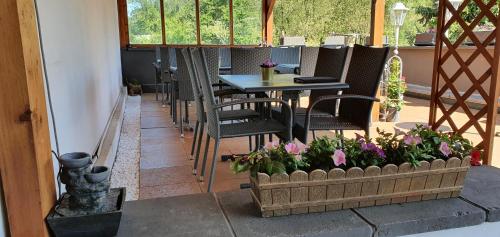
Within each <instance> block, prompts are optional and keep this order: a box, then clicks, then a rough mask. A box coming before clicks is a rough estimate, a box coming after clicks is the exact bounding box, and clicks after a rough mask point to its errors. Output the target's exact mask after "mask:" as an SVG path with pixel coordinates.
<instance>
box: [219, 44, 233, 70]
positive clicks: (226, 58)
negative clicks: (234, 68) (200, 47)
mask: <svg viewBox="0 0 500 237" xmlns="http://www.w3.org/2000/svg"><path fill="white" fill-rule="evenodd" d="M219 55H220V57H219V65H220V66H221V67H226V68H230V67H231V49H230V48H225V47H224V48H219Z"/></svg>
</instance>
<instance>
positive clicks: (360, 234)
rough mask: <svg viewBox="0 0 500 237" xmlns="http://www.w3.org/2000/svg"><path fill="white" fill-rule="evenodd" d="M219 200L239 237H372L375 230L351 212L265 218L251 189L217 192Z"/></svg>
mask: <svg viewBox="0 0 500 237" xmlns="http://www.w3.org/2000/svg"><path fill="white" fill-rule="evenodd" d="M217 198H218V199H219V202H220V204H221V206H222V209H223V210H224V212H225V214H226V216H227V218H228V220H229V223H231V226H232V228H233V230H234V232H235V233H236V236H238V237H250V236H308V237H311V236H335V237H341V236H346V237H347V236H349V237H352V236H355V237H371V236H372V229H371V227H370V226H369V225H368V224H367V223H365V222H364V221H363V220H362V219H361V218H359V217H358V216H357V215H356V214H355V213H354V212H352V211H351V210H343V211H336V212H325V213H316V214H307V215H292V216H284V217H271V218H262V217H260V216H259V211H258V210H257V209H256V207H255V206H254V204H253V202H252V198H251V196H250V193H249V191H248V190H240V191H233V192H224V193H217Z"/></svg>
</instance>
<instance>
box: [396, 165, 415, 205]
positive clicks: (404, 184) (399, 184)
mask: <svg viewBox="0 0 500 237" xmlns="http://www.w3.org/2000/svg"><path fill="white" fill-rule="evenodd" d="M411 171H412V168H411V165H410V164H409V163H408V162H405V163H403V164H401V165H399V169H398V173H399V174H401V173H409V172H411ZM410 183H411V178H398V179H396V183H395V185H394V192H395V193H400V192H406V191H408V189H410ZM404 202H406V197H398V198H393V199H392V200H391V203H404Z"/></svg>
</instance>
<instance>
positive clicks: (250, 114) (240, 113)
mask: <svg viewBox="0 0 500 237" xmlns="http://www.w3.org/2000/svg"><path fill="white" fill-rule="evenodd" d="M205 51H209V52H211V50H210V49H205ZM182 55H183V58H184V60H185V62H186V64H187V66H188V75H189V79H190V80H191V86H192V89H193V92H194V93H193V94H194V102H195V105H196V125H195V129H194V137H193V143H192V146H191V156H194V167H193V174H194V175H196V173H197V168H198V161H199V157H200V148H201V141H202V139H203V133H204V131H205V122H206V114H205V109H204V107H203V93H202V89H201V86H200V82H199V81H198V79H197V77H196V76H195V72H194V68H193V67H194V66H193V61H192V58H191V54H190V53H189V52H188V49H183V50H182ZM208 64H209V63H208V60H207V65H208ZM210 76H211V75H210ZM259 115H260V113H258V112H257V111H255V110H250V109H241V110H223V111H220V112H219V118H220V120H221V121H230V120H248V119H252V118H257V117H259ZM195 150H196V154H195ZM200 177H202V176H200ZM201 180H202V179H201Z"/></svg>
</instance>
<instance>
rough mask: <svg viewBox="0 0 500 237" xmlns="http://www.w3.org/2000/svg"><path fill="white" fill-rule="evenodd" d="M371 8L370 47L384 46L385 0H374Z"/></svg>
mask: <svg viewBox="0 0 500 237" xmlns="http://www.w3.org/2000/svg"><path fill="white" fill-rule="evenodd" d="M371 7H372V9H371V25H370V45H374V46H382V45H383V44H384V42H383V37H384V15H385V0H372V5H371Z"/></svg>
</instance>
